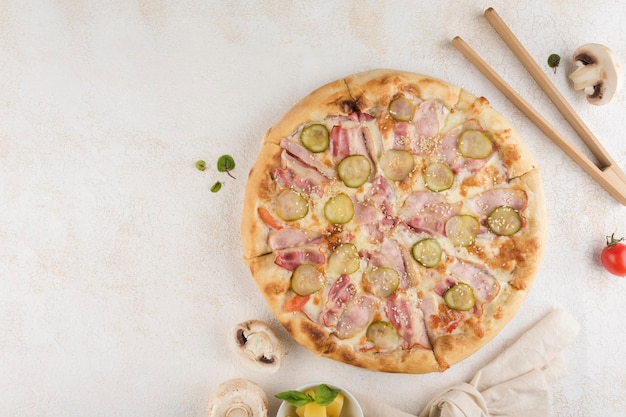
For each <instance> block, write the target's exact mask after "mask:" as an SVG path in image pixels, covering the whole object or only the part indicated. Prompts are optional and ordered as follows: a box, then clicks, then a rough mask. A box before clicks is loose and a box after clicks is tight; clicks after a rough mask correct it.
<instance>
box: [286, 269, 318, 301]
mask: <svg viewBox="0 0 626 417" xmlns="http://www.w3.org/2000/svg"><path fill="white" fill-rule="evenodd" d="M323 283H324V276H323V275H322V273H321V272H320V271H319V270H318V269H317V268H316V267H315V266H314V265H311V264H301V265H298V266H297V267H296V269H295V270H294V271H293V273H292V274H291V290H292V291H293V292H295V293H296V294H298V295H301V296H305V295H310V294H313V293H314V292H317V291H319V290H320V289H321V288H322V285H323Z"/></svg>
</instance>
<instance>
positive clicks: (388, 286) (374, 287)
mask: <svg viewBox="0 0 626 417" xmlns="http://www.w3.org/2000/svg"><path fill="white" fill-rule="evenodd" d="M364 278H365V287H366V289H367V291H369V292H371V293H372V294H374V295H375V296H377V297H381V298H386V297H389V296H390V295H391V294H393V293H394V292H395V291H396V290H397V289H398V286H399V285H400V274H398V271H396V270H395V269H393V268H387V267H384V266H381V267H376V268H373V269H372V270H371V271H369V272H368V273H367V274H365V276H364Z"/></svg>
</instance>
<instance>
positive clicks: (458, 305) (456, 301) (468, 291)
mask: <svg viewBox="0 0 626 417" xmlns="http://www.w3.org/2000/svg"><path fill="white" fill-rule="evenodd" d="M443 300H444V301H445V302H446V305H447V306H448V307H450V308H451V309H452V310H459V311H467V310H470V309H472V307H474V303H475V299H474V290H473V289H472V287H470V286H469V285H467V284H466V283H464V282H458V283H456V284H454V285H453V286H452V287H450V288H449V289H448V291H446V293H445V294H444V295H443Z"/></svg>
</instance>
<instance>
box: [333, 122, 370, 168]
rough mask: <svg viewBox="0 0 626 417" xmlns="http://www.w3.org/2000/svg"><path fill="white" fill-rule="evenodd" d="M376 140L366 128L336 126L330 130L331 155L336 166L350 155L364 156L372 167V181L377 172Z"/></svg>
mask: <svg viewBox="0 0 626 417" xmlns="http://www.w3.org/2000/svg"><path fill="white" fill-rule="evenodd" d="M374 146H375V145H374V139H373V137H372V135H371V132H370V131H369V129H368V128H367V127H366V126H361V125H355V126H350V127H344V126H340V125H335V126H333V128H332V129H331V130H330V153H331V156H332V160H333V162H334V163H335V164H338V163H339V162H341V160H342V159H344V158H345V157H347V156H349V155H363V156H364V157H366V158H367V159H368V160H369V162H370V164H371V166H372V170H371V174H370V180H371V179H372V178H373V176H374V173H375V172H376V169H375V163H374V160H375V158H374V156H375V148H374Z"/></svg>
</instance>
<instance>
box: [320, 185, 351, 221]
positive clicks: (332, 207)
mask: <svg viewBox="0 0 626 417" xmlns="http://www.w3.org/2000/svg"><path fill="white" fill-rule="evenodd" d="M324 217H326V220H328V221H329V222H331V223H334V224H344V223H348V222H349V221H350V220H352V218H353V217H354V205H353V204H352V199H351V198H350V197H348V196H347V195H346V194H344V193H341V194H337V195H336V196H334V197H331V198H330V199H328V201H327V202H326V204H324Z"/></svg>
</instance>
